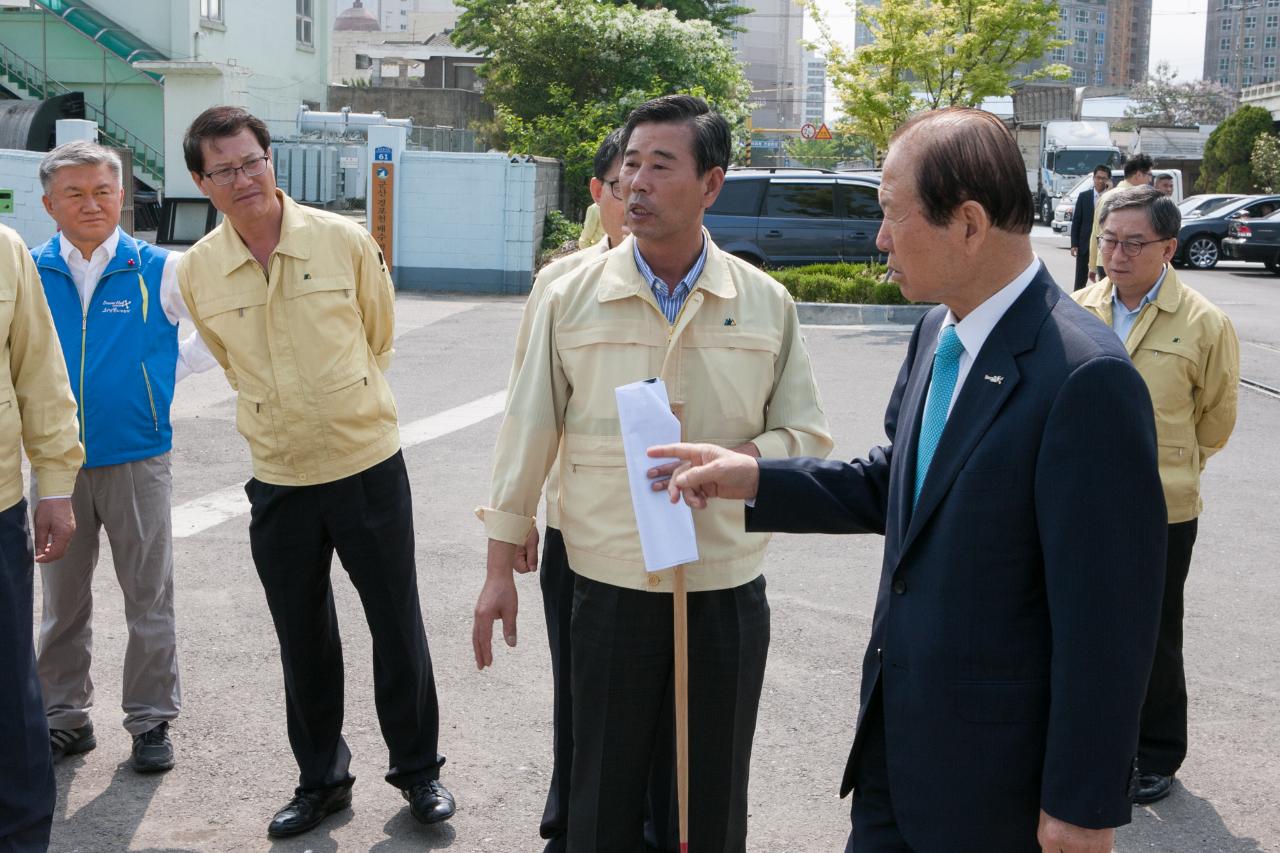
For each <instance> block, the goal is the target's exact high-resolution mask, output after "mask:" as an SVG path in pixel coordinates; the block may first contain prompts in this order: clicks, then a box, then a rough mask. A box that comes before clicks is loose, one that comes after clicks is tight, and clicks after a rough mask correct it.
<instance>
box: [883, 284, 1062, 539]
mask: <svg viewBox="0 0 1280 853" xmlns="http://www.w3.org/2000/svg"><path fill="white" fill-rule="evenodd" d="M1061 295H1062V291H1061V290H1060V289H1059V288H1058V285H1057V284H1055V283H1054V281H1053V279H1052V278H1050V277H1049V275H1048V273H1047V272H1045V270H1044V267H1043V266H1042V267H1041V269H1040V272H1039V274H1038V275H1037V276H1036V278H1035V279H1033V280H1032V282H1031V284H1030V285H1028V286H1027V289H1026V290H1025V291H1023V293H1022V295H1021V296H1019V297H1018V299H1017V301H1015V302H1014V303H1013V305H1012V306H1010V308H1009V310H1008V311H1007V312H1005V315H1004V317H1002V318H1001V319H1000V322H998V323H997V324H996V327H995V328H994V329H992V331H991V334H990V335H989V336H988V337H987V340H986V343H984V344H983V345H982V350H981V351H979V353H978V357H977V358H976V359H975V360H974V362H973V365H972V366H971V367H970V368H969V373H968V376H967V377H966V379H965V382H964V386H963V387H962V388H961V389H960V396H959V397H957V398H956V402H955V406H954V407H953V408H952V409H951V415H950V417H948V418H947V426H946V428H945V429H944V430H943V432H942V438H941V439H940V440H939V441H938V449H937V450H936V451H935V452H934V454H933V462H932V463H931V466H930V469H929V474H928V476H927V477H926V479H925V482H924V488H923V489H922V490H921V492H920V501H919V503H917V504H916V507H915V510H914V511H910V510H909V511H910V513H911V514H910V519H911V520H910V523H909V524H908V525H907V530H906V533H905V535H904V536H903V541H902V551H901V553H906V550H907V548H909V547H910V546H911V543H912V542H913V541H914V540H915V538H916V537H917V536H918V535H919V533H920V530H921V529H922V528H923V527H924V525H925V524H926V523H927V522H928V521H929V517H930V516H931V515H932V514H933V512H934V511H935V510H936V509H937V508H938V505H939V504H940V503H941V502H942V499H943V497H945V496H946V494H947V492H948V491H950V489H951V484H952V483H953V482H954V481H955V479H956V475H957V474H959V473H960V469H961V468H963V467H964V463H965V461H966V460H968V458H969V456H970V454H971V453H973V449H974V448H975V447H976V446H977V444H978V441H979V440H980V439H981V438H982V436H983V435H985V434H986V432H987V430H988V428H989V427H990V426H991V423H992V421H994V420H995V418H996V415H997V414H998V413H999V412H1000V409H1001V408H1002V407H1003V406H1004V403H1005V401H1006V400H1008V399H1009V395H1010V394H1012V393H1013V389H1014V388H1015V387H1017V385H1018V380H1019V377H1020V375H1021V374H1020V372H1019V370H1018V365H1017V361H1016V357H1017V356H1018V355H1020V354H1021V353H1023V352H1026V351H1027V350H1029V349H1031V348H1032V347H1033V346H1034V345H1035V338H1036V334H1037V332H1038V330H1039V328H1040V326H1041V324H1042V323H1043V322H1044V318H1045V316H1046V315H1047V314H1048V312H1049V310H1050V309H1051V308H1052V307H1053V304H1054V303H1055V302H1057V300H1058V299H1059V298H1060V297H1061ZM929 352H930V358H932V353H933V347H930V350H929ZM987 377H991V378H990V379H988V378H987ZM927 391H928V380H927V378H926V381H925V389H924V392H925V393H927ZM920 405H921V406H923V402H921V403H920ZM917 420H918V419H917ZM915 429H916V432H918V431H919V425H918V424H916V426H915ZM913 438H914V436H913ZM915 450H916V448H915V445H914V444H912V445H911V451H912V463H913V468H914V460H915ZM906 486H907V484H906V483H905V482H904V483H902V484H900V488H899V492H900V493H902V492H904V491H905V492H907V495H906V500H907V501H908V505H909V502H910V500H911V498H910V494H909V493H910V489H909V488H906Z"/></svg>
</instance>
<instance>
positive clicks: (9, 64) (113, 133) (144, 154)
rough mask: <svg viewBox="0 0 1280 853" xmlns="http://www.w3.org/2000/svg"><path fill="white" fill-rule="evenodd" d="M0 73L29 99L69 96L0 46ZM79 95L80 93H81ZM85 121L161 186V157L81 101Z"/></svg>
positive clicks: (35, 67) (40, 71)
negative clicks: (89, 121)
mask: <svg viewBox="0 0 1280 853" xmlns="http://www.w3.org/2000/svg"><path fill="white" fill-rule="evenodd" d="M0 74H3V75H4V76H5V77H8V78H9V79H10V80H12V81H13V82H14V84H16V85H18V86H20V87H21V88H23V89H25V90H26V91H27V92H29V93H31V94H32V95H33V96H35V97H37V98H40V99H42V100H43V99H47V98H51V97H54V96H55V95H70V94H72V90H71V89H69V88H67V87H66V86H65V85H64V84H63V83H61V82H59V81H58V80H54V79H53V78H51V77H49V76H48V75H47V74H45V73H44V72H43V71H42V70H41V69H40V68H39V67H38V66H36V65H35V64H33V63H31V62H28V61H27V60H25V59H23V58H22V57H21V56H19V55H18V54H16V53H14V52H13V51H12V50H10V49H9V48H8V47H5V46H4V45H0ZM81 94H82V95H83V92H82V93H81ZM84 112H85V118H88V119H90V120H91V121H94V122H96V123H97V125H98V130H99V131H100V132H101V133H102V136H103V139H104V141H106V142H107V143H109V144H111V145H113V146H115V147H116V148H128V149H129V150H130V151H132V152H133V166H134V168H135V169H137V170H138V171H141V172H143V173H144V174H145V175H146V177H147V178H149V179H150V180H151V181H152V182H155V183H157V184H160V185H163V184H164V155H163V154H161V153H160V152H159V151H157V150H156V149H154V148H152V147H151V146H150V145H148V144H147V143H146V142H144V141H143V140H142V139H140V138H139V137H138V136H137V135H136V134H134V133H131V132H130V131H129V129H128V128H126V127H124V126H123V125H122V124H120V123H119V122H118V121H115V120H114V119H110V118H107V116H106V114H105V113H103V111H102V110H101V109H99V108H98V107H96V106H94V105H93V104H91V103H90V102H89V101H87V100H86V101H85V102H84Z"/></svg>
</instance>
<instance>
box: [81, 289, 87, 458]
mask: <svg viewBox="0 0 1280 853" xmlns="http://www.w3.org/2000/svg"><path fill="white" fill-rule="evenodd" d="M88 337H89V310H88V309H87V308H86V309H85V311H84V313H83V314H81V315H80V412H79V415H80V446H81V447H82V448H84V457H85V459H88V458H89V445H88V443H87V441H86V439H87V438H88V434H87V433H86V431H85V428H84V348H85V345H86V344H87V343H88Z"/></svg>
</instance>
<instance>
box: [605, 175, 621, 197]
mask: <svg viewBox="0 0 1280 853" xmlns="http://www.w3.org/2000/svg"><path fill="white" fill-rule="evenodd" d="M621 181H622V178H614V179H613V180H612V181H603V182H602V183H604V185H605V186H606V187H608V188H609V195H611V196H613V197H614V198H616V199H617V200H618V201H622V190H621V189H619V188H618V184H619V183H620V182H621Z"/></svg>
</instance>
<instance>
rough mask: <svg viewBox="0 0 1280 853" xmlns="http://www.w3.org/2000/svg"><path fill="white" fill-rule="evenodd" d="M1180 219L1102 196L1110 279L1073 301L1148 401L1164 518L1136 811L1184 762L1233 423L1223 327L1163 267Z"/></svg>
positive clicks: (1145, 198) (1233, 342)
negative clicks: (1208, 548) (1213, 508)
mask: <svg viewBox="0 0 1280 853" xmlns="http://www.w3.org/2000/svg"><path fill="white" fill-rule="evenodd" d="M1181 224H1182V216H1181V214H1180V213H1179V211H1178V206H1177V205H1176V204H1174V202H1173V200H1172V199H1171V198H1169V196H1167V195H1165V194H1164V193H1162V192H1161V191H1160V190H1158V189H1155V188H1153V187H1149V186H1139V187H1129V188H1127V189H1119V190H1116V191H1114V192H1112V193H1109V194H1108V195H1107V196H1106V197H1105V198H1104V199H1103V200H1102V205H1101V207H1100V208H1099V210H1098V228H1099V237H1098V254H1099V257H1101V259H1102V266H1103V269H1104V270H1105V271H1106V273H1107V277H1106V278H1104V279H1103V280H1102V281H1100V282H1098V283H1097V284H1095V285H1092V286H1091V287H1087V288H1085V289H1084V290H1077V291H1076V292H1075V293H1074V294H1072V296H1073V297H1074V298H1075V300H1076V301H1077V302H1079V303H1080V304H1081V305H1082V306H1083V307H1084V308H1085V309H1087V310H1088V311H1090V312H1092V313H1093V314H1094V315H1095V316H1097V317H1098V318H1099V319H1101V320H1102V322H1104V323H1106V324H1107V325H1108V326H1110V327H1111V328H1112V329H1114V330H1115V333H1116V335H1117V336H1118V337H1119V338H1120V341H1121V343H1123V344H1124V346H1125V349H1126V350H1127V351H1128V353H1129V357H1130V358H1132V359H1133V364H1134V366H1135V367H1136V368H1138V373H1139V374H1140V375H1141V376H1142V379H1143V381H1144V382H1146V384H1147V390H1149V391H1150V392H1151V402H1152V404H1153V405H1154V407H1155V418H1156V435H1157V438H1158V441H1159V444H1160V483H1161V485H1162V486H1163V488H1164V500H1165V506H1166V508H1167V510H1168V514H1169V530H1168V549H1167V552H1166V564H1165V581H1164V603H1163V606H1162V609H1161V614H1160V632H1159V634H1158V636H1157V641H1156V657H1155V663H1154V665H1153V667H1152V670H1151V680H1150V681H1149V682H1148V685H1147V694H1146V701H1145V702H1144V704H1143V707H1142V718H1141V722H1140V726H1139V732H1138V779H1137V785H1136V786H1135V789H1134V794H1133V800H1134V802H1135V803H1138V804H1140V805H1142V804H1147V803H1154V802H1156V801H1157V800H1161V799H1164V798H1165V797H1167V796H1168V795H1169V793H1170V792H1171V791H1172V789H1173V775H1174V774H1175V773H1176V772H1177V771H1178V768H1179V767H1181V766H1182V761H1183V759H1185V758H1186V756H1187V682H1186V676H1185V673H1184V671H1183V665H1182V609H1183V587H1184V585H1185V584H1186V582H1187V574H1188V572H1189V571H1190V568H1191V549H1192V547H1193V546H1194V545H1195V542H1196V529H1197V524H1198V519H1199V516H1200V511H1201V509H1203V502H1202V501H1201V500H1200V474H1201V472H1202V471H1204V465H1205V460H1207V459H1208V458H1209V457H1210V456H1212V455H1213V454H1214V453H1217V452H1218V451H1219V450H1221V449H1222V448H1223V447H1225V446H1226V443H1227V439H1228V438H1230V436H1231V430H1232V429H1233V428H1234V427H1235V423H1236V393H1237V392H1236V388H1237V386H1238V385H1239V383H1240V343H1239V341H1238V340H1237V339H1236V333H1235V329H1234V328H1232V326H1231V321H1230V320H1228V319H1227V315H1226V314H1224V313H1223V312H1222V311H1221V310H1220V309H1218V308H1217V307H1216V306H1215V305H1213V303H1211V302H1210V301H1209V300H1208V299H1206V298H1204V296H1202V295H1200V294H1199V293H1197V292H1196V291H1194V290H1192V289H1191V288H1189V287H1187V286H1186V285H1185V284H1183V283H1182V282H1180V281H1179V280H1178V275H1177V273H1175V272H1174V271H1173V267H1172V266H1170V264H1169V262H1170V260H1171V259H1172V258H1173V253H1174V252H1175V251H1176V250H1177V248H1178V240H1177V236H1178V228H1179V227H1180V226H1181Z"/></svg>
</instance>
